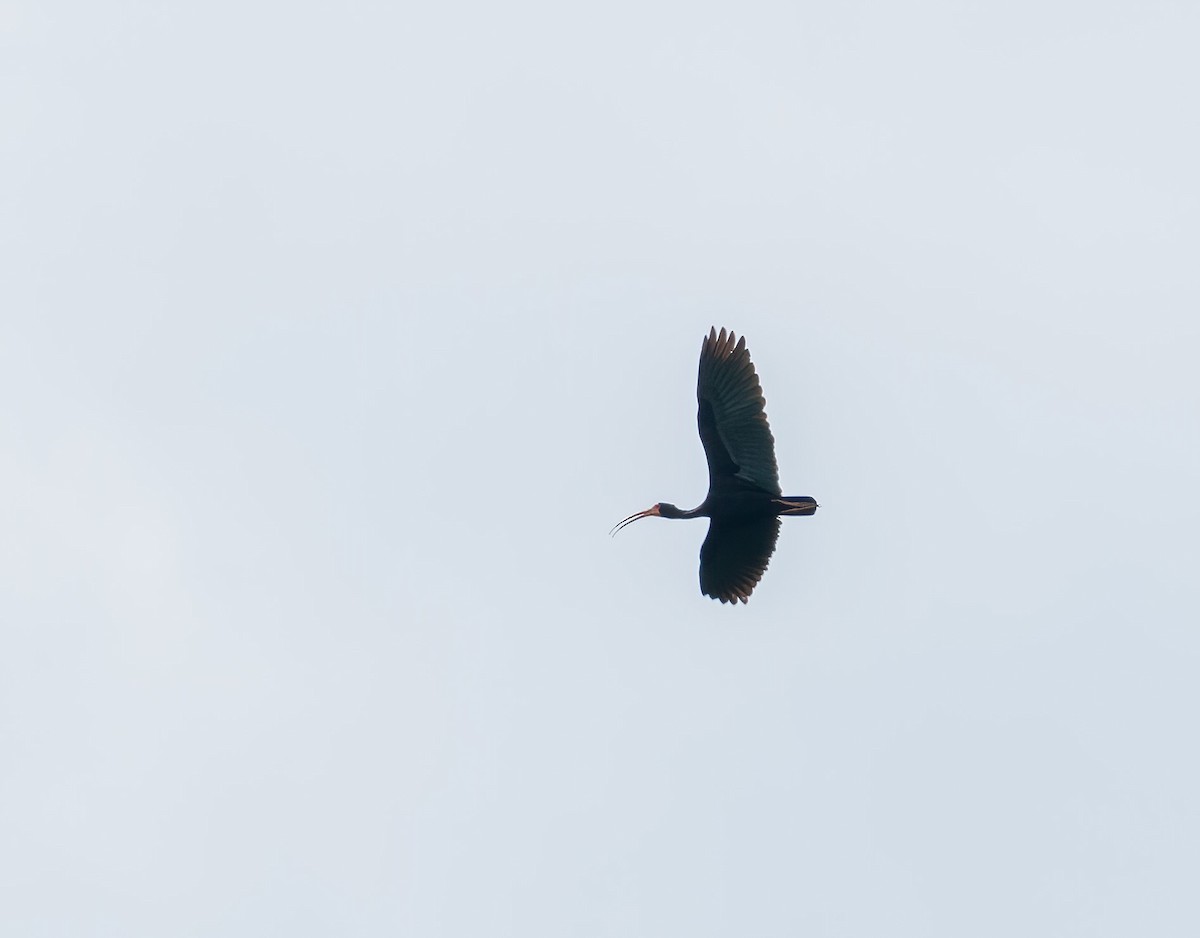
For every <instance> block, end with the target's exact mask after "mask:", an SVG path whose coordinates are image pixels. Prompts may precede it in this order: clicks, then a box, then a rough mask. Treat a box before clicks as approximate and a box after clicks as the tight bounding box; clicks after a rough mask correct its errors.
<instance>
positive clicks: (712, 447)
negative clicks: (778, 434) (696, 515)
mask: <svg viewBox="0 0 1200 938" xmlns="http://www.w3.org/2000/svg"><path fill="white" fill-rule="evenodd" d="M735 342H736V343H737V344H736V345H735V344H734V343H735ZM696 399H697V401H698V403H699V405H700V406H699V411H698V412H697V414H696V422H697V424H698V425H699V427H700V442H701V443H703V444H704V454H705V456H707V457H708V492H709V494H710V495H712V494H714V493H720V492H727V491H731V490H737V489H741V488H758V489H761V490H763V491H764V492H769V493H770V494H772V495H780V494H782V492H781V491H780V488H779V467H778V466H777V465H776V463H775V438H774V437H773V436H771V428H770V426H769V425H768V424H767V415H766V412H765V411H764V410H763V408H764V407H765V406H766V401H765V400H763V394H762V388H761V387H760V386H759V383H758V375H757V374H755V373H754V365H753V363H752V362H751V361H750V352H749V351H747V349H746V339H745V338H744V337H743V338H741V339H739V338H737V336H735V335H734V334H733V333H732V332H730V333H726V332H725V330H724V329H722V330H721V333H720V335H718V334H717V330H716V329H712V330H710V331H709V333H708V338H706V339H705V340H704V345H703V346H702V347H701V349H700V375H699V378H698V379H697V381H696Z"/></svg>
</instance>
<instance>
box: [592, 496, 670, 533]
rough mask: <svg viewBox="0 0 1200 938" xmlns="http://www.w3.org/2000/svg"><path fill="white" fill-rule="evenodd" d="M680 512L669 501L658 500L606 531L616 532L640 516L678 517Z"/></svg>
mask: <svg viewBox="0 0 1200 938" xmlns="http://www.w3.org/2000/svg"><path fill="white" fill-rule="evenodd" d="M682 514H683V512H682V511H680V510H679V509H678V508H676V507H675V506H674V505H672V504H671V503H670V502H659V503H658V504H656V505H651V506H650V507H649V508H647V509H646V510H645V511H639V512H637V513H636V514H632V515H630V516H629V517H628V518H626V519H625V520H624V521H619V522H617V525H616V526H615V527H614V528H613V529H612V530H611V531H609V532H608V533H609V534H616V533H617V532H618V531H620V530H621V528H623V527H625V526H626V525H629V524H633V522H635V521H637V520H639V519H641V518H678V517H680V516H681V515H682Z"/></svg>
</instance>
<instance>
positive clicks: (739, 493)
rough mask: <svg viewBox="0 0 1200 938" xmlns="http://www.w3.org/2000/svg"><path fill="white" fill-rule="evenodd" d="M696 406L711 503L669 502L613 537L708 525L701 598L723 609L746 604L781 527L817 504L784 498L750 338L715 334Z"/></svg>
mask: <svg viewBox="0 0 1200 938" xmlns="http://www.w3.org/2000/svg"><path fill="white" fill-rule="evenodd" d="M696 399H697V402H698V403H699V405H700V406H699V410H698V412H697V414H696V423H697V424H699V427H700V442H701V443H703V444H704V455H705V457H707V459H708V496H707V497H706V498H705V499H704V501H703V502H701V503H700V506H699V507H697V508H693V509H692V510H691V511H683V510H681V509H679V508H676V507H675V506H674V505H672V504H669V503H668V502H659V503H658V504H657V505H651V506H650V507H649V508H647V509H646V510H645V511H639V512H637V514H633V515H630V516H629V517H628V518H626V519H625V520H624V521H621V522H620V523H619V524H617V526H616V527H614V528H613V529H612V531H611V532H610V533H612V534H616V533H617V532H618V531H620V530H621V529H622V528H624V527H625V526H626V525H628V524H632V523H633V522H634V521H637V520H638V519H639V518H708V519H709V522H708V537H706V538H705V539H704V544H703V545H702V546H701V548H700V592H702V593H703V594H704V595H705V596H711V597H712V598H713V599H719V600H721V602H723V603H737V602H739V601H740V602H743V603H745V602H747V601H749V599H750V594H751V593H752V592H754V587H755V586H757V585H758V581H759V580H761V579H762V575H763V572H764V571H765V570H766V569H767V564H768V563H769V562H770V560H771V554H772V553H774V552H775V541H776V540H777V539H778V538H779V525H780V522H779V519H780V518H781V517H782V516H784V515H811V514H815V513H816V510H817V503H816V501H815V500H813V499H812V498H809V497H808V496H807V495H804V496H800V497H788V498H785V497H783V495H782V490H781V489H780V488H779V467H778V465H776V463H775V438H774V437H773V436H771V428H770V426H769V425H768V424H767V414H766V411H765V410H764V407H765V406H766V401H765V400H764V399H763V393H762V388H761V387H760V386H759V383H758V375H757V374H756V373H755V371H754V365H753V363H752V362H751V361H750V352H749V350H748V349H747V348H746V339H745V337H744V336H743V337H742V338H740V339H739V338H738V337H737V336H736V335H734V334H733V333H732V332H726V331H725V329H721V331H720V333H718V332H717V330H716V329H715V328H714V329H711V330H710V331H709V333H708V336H707V337H706V338H705V340H704V344H703V345H702V346H701V348H700V375H699V378H698V379H697V382H696Z"/></svg>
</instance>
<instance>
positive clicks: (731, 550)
mask: <svg viewBox="0 0 1200 938" xmlns="http://www.w3.org/2000/svg"><path fill="white" fill-rule="evenodd" d="M780 523H781V522H780V520H779V519H778V518H767V519H766V520H763V521H751V522H749V523H746V524H730V523H729V522H728V521H719V520H717V519H716V518H714V519H713V520H712V521H711V522H709V525H708V537H706V538H705V539H704V544H703V545H702V546H701V548H700V592H702V593H703V594H704V595H705V596H711V597H712V598H713V599H719V600H721V602H723V603H735V602H737V601H738V600H741V601H742V602H746V601H748V600H749V598H750V594H751V593H752V592H754V587H755V586H757V585H758V581H759V580H761V579H762V575H763V571H764V570H766V569H767V564H768V563H769V562H770V560H771V554H773V553H774V552H775V541H776V539H777V538H778V537H779V525H780Z"/></svg>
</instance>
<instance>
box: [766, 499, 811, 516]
mask: <svg viewBox="0 0 1200 938" xmlns="http://www.w3.org/2000/svg"><path fill="white" fill-rule="evenodd" d="M774 502H775V504H777V505H779V513H780V514H781V515H815V514H816V513H817V508H819V507H820V506H819V505H818V504H817V502H816V499H814V498H809V497H808V496H807V495H800V496H796V497H791V496H789V497H785V498H776V499H774Z"/></svg>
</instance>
